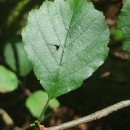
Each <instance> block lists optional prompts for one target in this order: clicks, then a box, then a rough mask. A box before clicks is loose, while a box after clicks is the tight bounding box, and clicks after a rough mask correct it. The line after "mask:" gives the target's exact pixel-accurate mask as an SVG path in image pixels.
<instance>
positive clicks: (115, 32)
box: [111, 29, 123, 41]
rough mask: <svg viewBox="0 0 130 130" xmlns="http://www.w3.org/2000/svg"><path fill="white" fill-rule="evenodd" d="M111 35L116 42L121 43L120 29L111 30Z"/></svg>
mask: <svg viewBox="0 0 130 130" xmlns="http://www.w3.org/2000/svg"><path fill="white" fill-rule="evenodd" d="M111 35H112V36H113V37H114V39H115V40H116V41H121V40H123V34H122V30H121V29H113V30H112V31H111Z"/></svg>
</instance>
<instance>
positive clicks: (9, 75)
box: [0, 65, 18, 93]
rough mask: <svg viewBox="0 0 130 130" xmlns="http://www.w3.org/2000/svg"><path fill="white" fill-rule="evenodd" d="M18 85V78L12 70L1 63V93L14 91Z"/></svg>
mask: <svg viewBox="0 0 130 130" xmlns="http://www.w3.org/2000/svg"><path fill="white" fill-rule="evenodd" d="M17 87H18V78H17V76H16V75H15V73H13V72H12V71H10V70H8V69H6V68H5V67H4V66H2V65H0V93H7V92H11V91H14V90H15V89H17Z"/></svg>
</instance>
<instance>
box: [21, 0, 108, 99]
mask: <svg viewBox="0 0 130 130" xmlns="http://www.w3.org/2000/svg"><path fill="white" fill-rule="evenodd" d="M22 37H23V41H24V42H25V50H26V51H27V53H28V56H29V58H30V60H31V62H32V64H33V69H34V72H35V75H36V76H37V78H38V79H39V80H40V83H41V84H42V86H43V87H44V89H45V90H46V92H47V93H48V95H49V98H50V99H52V98H55V97H58V96H60V95H62V94H65V93H67V92H69V91H71V90H74V89H76V88H78V87H80V86H81V84H82V83H83V80H85V79H86V78H88V77H89V76H91V75H92V73H93V72H94V71H96V70H97V68H98V67H99V66H100V65H102V64H103V62H104V60H105V58H106V57H107V54H108V48H107V44H108V41H109V29H108V26H107V25H106V24H105V22H104V16H103V14H102V13H101V12H99V11H97V10H96V9H95V8H94V6H93V5H92V3H90V2H87V1H86V0H66V1H64V0H55V1H54V2H50V1H46V2H44V3H43V5H42V6H41V8H40V9H39V10H33V11H32V12H31V13H30V14H29V18H28V24H27V26H26V28H25V29H24V30H23V32H22Z"/></svg>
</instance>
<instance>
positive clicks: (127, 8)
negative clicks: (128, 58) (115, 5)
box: [117, 0, 130, 52]
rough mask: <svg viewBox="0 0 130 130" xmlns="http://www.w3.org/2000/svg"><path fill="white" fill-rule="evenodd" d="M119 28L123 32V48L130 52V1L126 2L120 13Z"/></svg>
mask: <svg viewBox="0 0 130 130" xmlns="http://www.w3.org/2000/svg"><path fill="white" fill-rule="evenodd" d="M117 28H120V29H121V30H122V32H123V39H124V40H123V44H124V45H123V48H124V50H126V51H129V52H130V0H126V2H125V3H124V6H123V8H122V10H121V12H120V15H119V17H118V22H117Z"/></svg>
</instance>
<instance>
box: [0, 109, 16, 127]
mask: <svg viewBox="0 0 130 130" xmlns="http://www.w3.org/2000/svg"><path fill="white" fill-rule="evenodd" d="M0 116H1V117H2V119H3V121H4V122H5V124H6V125H8V126H10V125H11V126H13V125H14V122H13V120H12V118H11V117H10V116H9V115H8V114H7V112H6V111H5V110H3V109H1V108H0Z"/></svg>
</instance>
